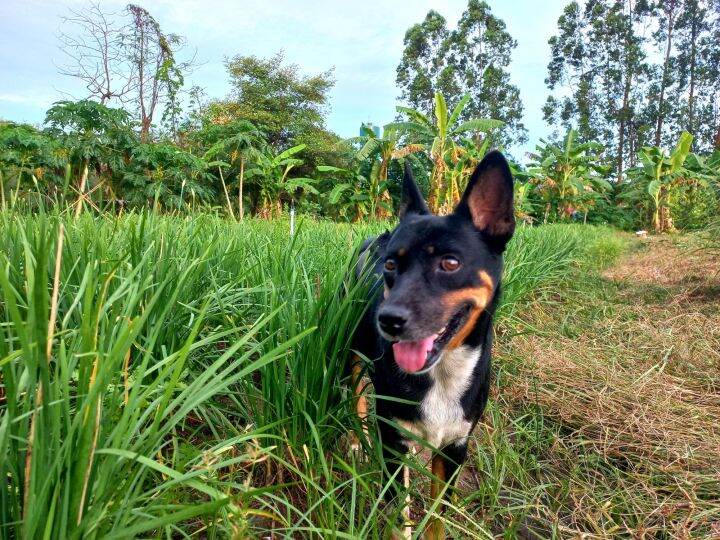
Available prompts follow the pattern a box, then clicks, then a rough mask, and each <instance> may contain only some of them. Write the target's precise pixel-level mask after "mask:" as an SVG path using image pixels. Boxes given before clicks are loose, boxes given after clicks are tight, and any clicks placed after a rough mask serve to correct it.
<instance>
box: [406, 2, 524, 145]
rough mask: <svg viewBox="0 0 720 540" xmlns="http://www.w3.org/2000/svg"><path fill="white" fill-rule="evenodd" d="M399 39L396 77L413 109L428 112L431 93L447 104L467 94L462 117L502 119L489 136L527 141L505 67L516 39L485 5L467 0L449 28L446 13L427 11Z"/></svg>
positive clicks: (509, 141) (518, 101)
mask: <svg viewBox="0 0 720 540" xmlns="http://www.w3.org/2000/svg"><path fill="white" fill-rule="evenodd" d="M404 43H405V49H404V51H403V56H402V59H401V61H400V64H399V65H398V67H397V78H396V82H397V85H398V87H399V88H400V97H401V98H402V99H403V100H404V101H406V102H407V103H408V104H409V105H410V106H411V107H412V108H415V109H418V110H420V111H422V112H425V113H430V112H432V110H433V107H434V100H435V93H436V92H439V93H441V94H442V95H444V96H445V98H446V99H447V101H448V106H449V107H451V108H453V107H454V106H455V105H457V104H458V102H459V101H460V100H461V99H462V98H463V96H465V95H469V96H470V98H469V101H468V103H467V104H466V106H465V107H464V108H463V112H462V117H461V120H467V119H470V118H495V119H497V120H500V121H502V122H503V128H502V129H501V130H498V132H497V133H496V134H495V135H494V137H495V139H496V141H495V142H496V144H500V145H511V144H515V143H522V142H525V141H526V140H527V135H526V130H525V127H524V125H523V124H522V113H523V105H522V100H521V99H520V91H519V90H518V88H517V86H515V85H514V84H512V83H511V81H510V74H509V73H508V71H507V68H508V66H509V65H510V60H511V53H512V50H513V49H514V48H515V47H516V46H517V42H516V41H515V40H514V39H513V38H512V36H511V35H510V34H509V33H508V31H507V29H506V27H505V23H504V22H503V21H502V20H501V19H499V18H498V17H495V16H494V15H493V14H492V12H491V10H490V6H489V5H488V4H486V3H485V2H482V1H480V0H470V1H469V2H468V6H467V9H466V10H465V12H464V13H463V14H462V16H461V17H460V20H459V21H458V25H457V28H456V29H455V30H452V31H450V30H448V28H447V21H446V20H445V18H444V17H443V16H442V15H440V14H439V13H438V12H436V11H433V10H431V11H429V12H428V14H427V15H426V17H425V20H423V22H421V23H418V24H415V25H413V26H411V27H410V28H409V29H408V31H407V32H406V33H405V41H404Z"/></svg>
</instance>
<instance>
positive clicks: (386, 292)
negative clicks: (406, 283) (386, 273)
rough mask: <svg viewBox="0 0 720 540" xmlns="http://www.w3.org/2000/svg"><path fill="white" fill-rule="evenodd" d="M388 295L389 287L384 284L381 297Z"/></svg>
mask: <svg viewBox="0 0 720 540" xmlns="http://www.w3.org/2000/svg"><path fill="white" fill-rule="evenodd" d="M388 296H390V289H388V286H387V285H385V286H384V287H383V298H387V297H388Z"/></svg>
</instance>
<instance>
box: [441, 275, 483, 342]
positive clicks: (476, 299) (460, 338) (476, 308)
mask: <svg viewBox="0 0 720 540" xmlns="http://www.w3.org/2000/svg"><path fill="white" fill-rule="evenodd" d="M478 277H479V278H480V286H478V287H466V288H465V289H459V290H457V291H452V292H450V293H448V294H446V295H445V296H444V297H443V299H442V303H443V305H444V307H445V316H446V317H451V316H452V315H453V313H454V312H455V311H456V310H457V309H458V307H459V306H460V305H461V304H464V303H470V304H472V307H471V308H470V313H469V315H468V318H467V321H465V324H464V325H463V326H462V328H460V330H458V331H457V333H456V334H455V335H454V336H453V337H452V339H451V340H450V342H449V343H448V344H447V347H448V349H456V348H457V347H459V346H460V345H462V344H463V342H464V341H465V339H466V338H467V337H468V335H470V332H471V331H472V329H473V328H474V327H475V323H477V320H478V318H479V317H480V314H481V313H482V312H483V310H484V309H485V308H486V307H487V305H488V304H489V303H490V300H491V299H492V296H493V292H494V290H495V286H494V284H493V280H492V278H491V277H490V274H488V273H487V272H486V271H485V270H480V271H479V272H478Z"/></svg>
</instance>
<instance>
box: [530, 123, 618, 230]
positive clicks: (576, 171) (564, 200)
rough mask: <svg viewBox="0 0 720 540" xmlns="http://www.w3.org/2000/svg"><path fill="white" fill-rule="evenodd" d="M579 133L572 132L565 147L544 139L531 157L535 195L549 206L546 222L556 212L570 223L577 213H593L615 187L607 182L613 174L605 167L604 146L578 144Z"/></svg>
mask: <svg viewBox="0 0 720 540" xmlns="http://www.w3.org/2000/svg"><path fill="white" fill-rule="evenodd" d="M576 139H577V131H575V130H574V129H571V130H569V131H568V132H567V134H566V135H565V137H564V139H563V142H562V145H558V144H552V143H549V142H547V141H545V140H543V139H541V140H540V144H539V145H538V146H537V147H536V148H537V151H536V152H535V153H532V154H530V157H531V159H532V162H531V163H530V166H529V167H528V174H529V175H530V178H531V180H530V181H531V183H532V184H533V185H534V187H535V189H534V191H535V192H536V194H537V195H538V196H539V198H540V199H541V200H542V201H543V202H544V203H545V215H544V221H547V220H548V218H549V217H550V215H551V210H552V209H553V208H554V209H555V216H556V217H557V219H559V220H561V221H562V220H567V219H569V218H570V217H572V215H573V214H574V213H575V212H578V211H579V212H584V213H585V217H586V218H587V213H588V212H589V210H590V209H591V208H592V207H593V206H594V205H595V204H596V203H597V200H598V199H599V198H600V197H602V196H603V195H604V194H605V193H607V192H609V191H611V190H612V185H611V184H610V183H609V182H608V181H607V180H606V179H605V176H607V175H608V174H609V172H610V170H609V167H607V166H606V165H604V164H603V162H602V159H601V157H600V154H601V152H602V149H603V148H602V145H600V144H598V143H594V142H589V143H583V144H578V143H577V142H576Z"/></svg>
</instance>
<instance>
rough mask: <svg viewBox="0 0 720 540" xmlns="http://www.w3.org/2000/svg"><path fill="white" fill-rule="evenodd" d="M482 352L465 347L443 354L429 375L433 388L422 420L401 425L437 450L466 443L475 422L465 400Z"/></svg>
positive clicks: (422, 405)
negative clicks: (449, 445) (464, 397)
mask: <svg viewBox="0 0 720 540" xmlns="http://www.w3.org/2000/svg"><path fill="white" fill-rule="evenodd" d="M480 353H481V349H480V348H477V349H471V348H469V347H465V346H462V347H458V348H457V349H454V350H451V351H446V352H445V353H443V357H442V358H441V359H440V361H438V363H437V364H436V365H435V366H434V367H433V368H432V369H431V370H430V372H429V373H428V376H429V377H430V380H431V385H430V388H429V389H428V391H427V393H426V394H425V396H424V397H423V399H422V401H421V402H420V418H419V419H418V420H415V421H412V422H410V421H407V420H401V419H397V422H398V423H399V424H400V425H401V426H403V427H404V428H405V429H407V430H408V431H410V432H411V433H413V434H414V435H415V436H417V437H419V438H420V439H423V440H425V441H427V442H428V443H429V444H431V445H432V446H434V447H436V448H441V447H443V446H445V445H447V444H451V443H454V442H465V440H466V439H467V436H468V435H469V433H470V429H471V428H472V422H471V421H470V420H468V419H467V418H466V415H465V411H464V410H463V407H462V404H461V398H462V396H463V394H464V393H465V392H466V391H467V389H468V388H469V387H470V384H471V382H472V377H473V371H474V370H475V366H476V365H477V363H478V361H479V359H480Z"/></svg>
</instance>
